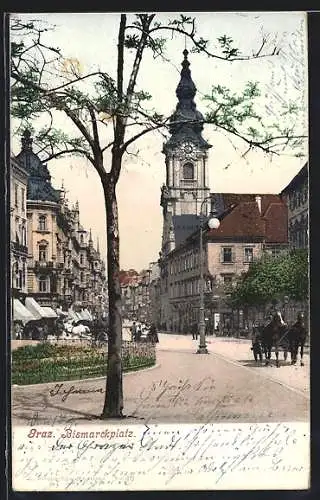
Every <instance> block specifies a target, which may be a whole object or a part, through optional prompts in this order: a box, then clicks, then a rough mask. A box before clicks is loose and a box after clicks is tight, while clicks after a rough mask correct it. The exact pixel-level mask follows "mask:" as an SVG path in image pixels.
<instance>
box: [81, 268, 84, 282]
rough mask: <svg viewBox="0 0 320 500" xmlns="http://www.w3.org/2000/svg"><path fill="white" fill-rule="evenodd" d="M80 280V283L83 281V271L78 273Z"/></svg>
mask: <svg viewBox="0 0 320 500" xmlns="http://www.w3.org/2000/svg"><path fill="white" fill-rule="evenodd" d="M80 282H81V283H83V282H84V273H83V271H81V273H80Z"/></svg>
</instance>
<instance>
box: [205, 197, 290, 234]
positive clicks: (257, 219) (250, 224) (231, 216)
mask: <svg viewBox="0 0 320 500" xmlns="http://www.w3.org/2000/svg"><path fill="white" fill-rule="evenodd" d="M259 196H260V197H261V213H260V211H259V208H258V204H257V202H256V195H250V194H249V195H247V194H245V195H242V194H239V195H238V194H235V195H233V194H229V193H228V194H224V201H225V204H226V205H227V203H230V204H228V205H227V206H229V207H230V206H232V204H233V203H235V205H234V207H233V208H231V210H230V209H229V210H227V211H226V212H225V216H223V215H222V217H221V218H220V219H221V220H220V227H219V228H218V229H211V230H209V231H208V232H207V235H208V237H209V239H210V240H219V239H220V238H228V239H232V238H235V239H237V238H246V239H253V240H254V239H263V240H265V241H266V242H267V243H287V241H288V236H287V218H288V213H287V207H286V205H285V204H284V203H283V201H282V200H281V198H280V196H279V195H274V194H262V195H259Z"/></svg>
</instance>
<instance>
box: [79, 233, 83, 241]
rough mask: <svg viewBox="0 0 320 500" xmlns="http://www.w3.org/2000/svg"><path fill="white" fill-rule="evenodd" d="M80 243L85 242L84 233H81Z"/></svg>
mask: <svg viewBox="0 0 320 500" xmlns="http://www.w3.org/2000/svg"><path fill="white" fill-rule="evenodd" d="M80 243H83V234H80Z"/></svg>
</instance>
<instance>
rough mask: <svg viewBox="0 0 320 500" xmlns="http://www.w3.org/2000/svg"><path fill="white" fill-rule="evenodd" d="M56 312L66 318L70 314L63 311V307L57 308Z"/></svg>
mask: <svg viewBox="0 0 320 500" xmlns="http://www.w3.org/2000/svg"><path fill="white" fill-rule="evenodd" d="M56 313H57V315H58V316H63V317H65V318H66V317H67V316H68V313H67V312H66V311H63V310H62V309H57V311H56Z"/></svg>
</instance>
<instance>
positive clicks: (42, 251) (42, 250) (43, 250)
mask: <svg viewBox="0 0 320 500" xmlns="http://www.w3.org/2000/svg"><path fill="white" fill-rule="evenodd" d="M46 260H47V245H46V244H44V243H42V244H41V245H39V261H40V262H45V261H46Z"/></svg>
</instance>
